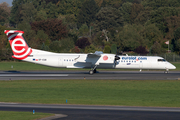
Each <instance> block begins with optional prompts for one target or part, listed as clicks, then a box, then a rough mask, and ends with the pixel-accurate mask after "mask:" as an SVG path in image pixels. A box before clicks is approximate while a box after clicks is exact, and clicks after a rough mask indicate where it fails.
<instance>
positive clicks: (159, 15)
mask: <svg viewBox="0 0 180 120" xmlns="http://www.w3.org/2000/svg"><path fill="white" fill-rule="evenodd" d="M175 15H176V16H178V10H177V9H176V8H174V7H160V8H158V9H157V10H153V11H152V12H151V18H150V20H149V21H148V22H147V24H156V26H157V27H158V28H159V29H160V30H161V31H162V32H163V35H164V36H166V33H167V32H168V27H167V23H166V18H167V17H170V16H175Z"/></svg>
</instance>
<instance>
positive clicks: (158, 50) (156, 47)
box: [151, 42, 162, 54]
mask: <svg viewBox="0 0 180 120" xmlns="http://www.w3.org/2000/svg"><path fill="white" fill-rule="evenodd" d="M151 53H152V54H160V53H162V48H161V45H160V44H159V43H158V42H155V43H154V45H153V46H152V48H151Z"/></svg>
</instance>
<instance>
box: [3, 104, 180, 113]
mask: <svg viewBox="0 0 180 120" xmlns="http://www.w3.org/2000/svg"><path fill="white" fill-rule="evenodd" d="M0 107H18V108H23V107H25V108H56V109H84V110H124V111H158V112H167V111H168V112H180V108H168V107H128V106H127V107H125V106H86V105H50V104H43V105H42V104H8V103H0Z"/></svg>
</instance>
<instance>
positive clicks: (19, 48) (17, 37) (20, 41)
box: [5, 30, 32, 60]
mask: <svg viewBox="0 0 180 120" xmlns="http://www.w3.org/2000/svg"><path fill="white" fill-rule="evenodd" d="M5 33H6V34H7V36H8V39H9V43H10V45H11V48H12V51H13V53H14V55H13V56H12V57H13V58H16V59H19V60H23V59H25V58H27V57H28V56H29V55H30V54H31V53H32V49H31V48H29V47H28V45H27V44H26V42H25V40H24V38H23V37H22V34H23V33H24V32H23V31H14V30H5Z"/></svg>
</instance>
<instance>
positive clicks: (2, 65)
mask: <svg viewBox="0 0 180 120" xmlns="http://www.w3.org/2000/svg"><path fill="white" fill-rule="evenodd" d="M173 64H174V65H175V66H176V69H175V70H171V71H180V63H179V62H174V63H173ZM0 70H1V71H12V70H14V71H15V70H16V71H22V70H28V71H32V70H35V71H36V70H37V71H38V70H48V71H52V70H54V71H58V70H63V71H64V70H67V71H68V70H85V71H89V69H76V68H71V69H67V68H54V67H48V66H43V65H39V64H34V63H29V62H22V61H21V62H0ZM98 70H104V69H98ZM106 70H108V71H112V70H113V71H114V70H116V71H121V70H123V71H124V70H127V71H129V69H106ZM136 70H137V69H136ZM163 71H164V70H163Z"/></svg>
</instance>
